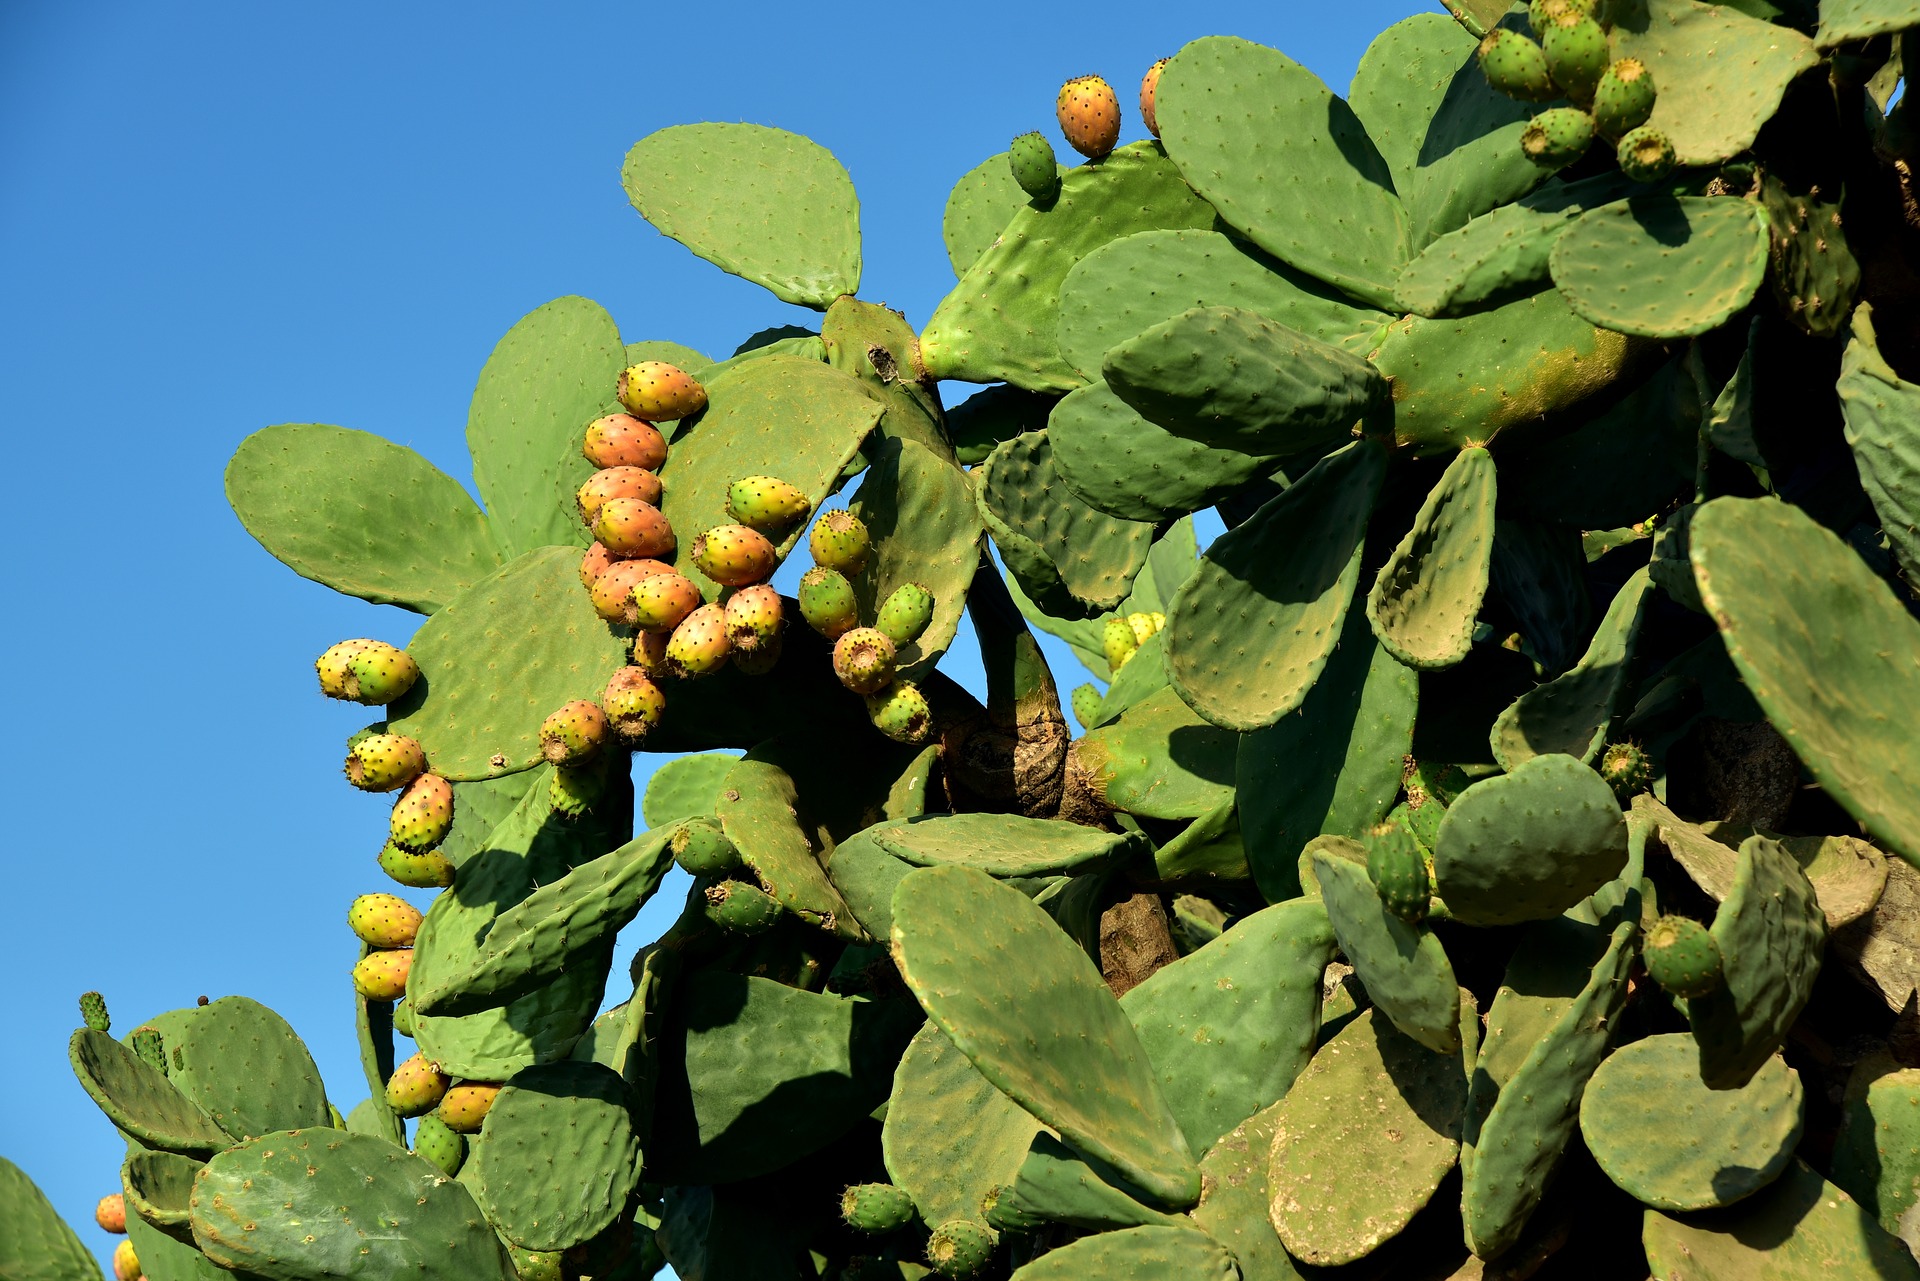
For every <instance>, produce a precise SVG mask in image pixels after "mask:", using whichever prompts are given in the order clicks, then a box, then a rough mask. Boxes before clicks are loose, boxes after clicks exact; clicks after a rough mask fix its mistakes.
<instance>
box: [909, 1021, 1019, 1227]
mask: <svg viewBox="0 0 1920 1281" xmlns="http://www.w3.org/2000/svg"><path fill="white" fill-rule="evenodd" d="M1039 1133H1040V1122H1038V1121H1036V1120H1035V1119H1034V1118H1033V1116H1032V1115H1031V1114H1029V1113H1028V1112H1026V1111H1025V1110H1024V1109H1023V1108H1021V1106H1020V1105H1019V1104H1017V1103H1015V1102H1014V1101H1013V1100H1012V1099H1010V1098H1008V1097H1007V1096H1006V1095H1004V1094H1002V1093H1001V1092H1000V1091H999V1090H997V1089H995V1088H994V1086H993V1083H992V1082H990V1081H988V1080H987V1078H986V1077H984V1076H982V1075H980V1071H979V1069H977V1068H975V1067H974V1066H973V1064H972V1062H970V1061H969V1060H968V1058H967V1056H966V1055H964V1054H962V1053H961V1052H960V1051H959V1050H958V1049H957V1048H955V1046H954V1044H953V1042H952V1041H949V1040H948V1039H947V1037H946V1034H945V1033H944V1032H942V1031H941V1030H940V1029H939V1027H938V1026H936V1025H935V1024H932V1023H928V1024H926V1025H925V1026H923V1027H922V1028H921V1029H920V1030H919V1032H917V1033H915V1035H914V1038H913V1040H912V1042H910V1043H909V1044H908V1046H907V1052H906V1053H905V1054H904V1055H902V1056H901V1058H900V1065H899V1067H898V1068H896V1069H895V1070H894V1074H893V1094H892V1096H891V1097H890V1098H889V1099H888V1101H887V1117H886V1127H885V1128H884V1129H883V1130H882V1131H881V1133H880V1144H881V1149H882V1151H883V1152H884V1153H885V1155H886V1162H887V1173H888V1174H889V1175H890V1176H891V1177H892V1179H893V1181H894V1182H895V1183H897V1184H899V1185H900V1186H901V1187H903V1188H905V1189H906V1190H907V1193H908V1195H910V1196H912V1197H913V1203H914V1205H915V1207H916V1208H918V1209H919V1211H920V1217H921V1218H922V1219H924V1220H925V1221H927V1222H928V1223H946V1222H948V1221H950V1220H953V1219H973V1220H975V1221H981V1222H983V1221H984V1220H983V1219H982V1218H981V1210H980V1202H981V1199H982V1198H984V1197H985V1196H986V1194H987V1192H988V1191H989V1190H991V1189H992V1188H994V1187H997V1186H1001V1185H1004V1184H1008V1183H1011V1182H1013V1180H1014V1177H1015V1176H1016V1175H1017V1174H1018V1173H1019V1171H1020V1164H1021V1162H1022V1161H1024V1160H1025V1159H1026V1155H1027V1149H1028V1145H1029V1144H1031V1143H1032V1141H1033V1138H1034V1136H1035V1135H1037V1134H1039Z"/></svg>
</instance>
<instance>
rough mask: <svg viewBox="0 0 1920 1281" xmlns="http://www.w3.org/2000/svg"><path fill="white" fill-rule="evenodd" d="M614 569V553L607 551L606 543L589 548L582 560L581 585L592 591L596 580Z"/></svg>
mask: <svg viewBox="0 0 1920 1281" xmlns="http://www.w3.org/2000/svg"><path fill="white" fill-rule="evenodd" d="M612 567H613V553H612V552H610V551H608V550H607V547H606V544H605V543H595V544H593V545H592V546H591V547H589V548H587V554H586V555H584V556H582V557H581V558H580V585H581V586H582V587H585V588H589V589H591V588H592V587H593V584H594V580H595V579H597V578H599V577H600V575H602V574H604V573H606V572H607V570H609V569H611V568H612Z"/></svg>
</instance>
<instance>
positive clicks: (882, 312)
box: [820, 297, 953, 458]
mask: <svg viewBox="0 0 1920 1281" xmlns="http://www.w3.org/2000/svg"><path fill="white" fill-rule="evenodd" d="M820 341H821V344H822V345H823V346H824V347H825V348H826V361H827V363H828V364H830V365H832V366H833V367H834V368H835V369H838V370H839V371H840V372H842V373H845V374H851V375H853V376H854V377H855V378H856V379H858V380H859V382H860V386H861V387H862V389H864V390H865V391H866V393H867V394H868V395H869V396H871V397H873V398H874V399H875V400H878V401H880V402H881V403H882V404H884V405H885V406H886V407H887V411H886V413H885V415H884V416H882V417H881V419H880V430H881V431H883V432H885V433H886V434H887V435H889V436H899V437H901V438H903V439H906V440H911V441H915V442H917V443H919V444H922V445H925V446H926V447H927V448H928V449H930V450H932V451H933V452H934V453H935V454H936V455H938V456H939V457H941V458H951V457H952V454H953V447H952V445H950V444H948V442H947V433H946V427H945V425H944V423H943V421H942V417H941V411H940V394H939V392H938V391H936V390H935V389H934V385H933V383H932V381H931V380H928V379H924V378H921V377H920V376H919V375H918V373H917V372H916V370H915V368H914V348H915V344H916V343H917V342H918V339H917V338H916V337H915V336H914V332H913V326H912V325H909V324H908V323H907V322H906V318H905V317H904V316H902V315H901V314H900V313H899V312H897V311H895V310H893V309H892V308H891V307H885V306H880V305H877V304H874V303H870V302H861V301H860V300H859V299H858V298H853V297H846V298H837V299H835V300H834V303H833V305H832V306H831V307H829V308H827V314H826V318H825V319H824V320H822V321H821V322H820Z"/></svg>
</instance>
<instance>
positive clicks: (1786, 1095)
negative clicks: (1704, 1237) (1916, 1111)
mask: <svg viewBox="0 0 1920 1281" xmlns="http://www.w3.org/2000/svg"><path fill="white" fill-rule="evenodd" d="M1698 1062H1699V1055H1698V1053H1697V1051H1696V1050H1695V1049H1694V1045H1693V1038H1692V1037H1690V1036H1688V1035H1686V1034H1685V1033H1684V1032H1681V1033H1670V1034H1667V1035H1664V1036H1651V1037H1648V1038H1647V1039H1646V1040H1644V1041H1636V1042H1634V1043H1633V1044H1632V1045H1628V1046H1623V1047H1621V1048H1620V1049H1618V1050H1616V1051H1614V1052H1613V1053H1612V1054H1611V1055H1609V1056H1608V1057H1607V1060H1606V1062H1604V1063H1602V1064H1601V1065H1600V1067H1599V1070H1598V1071H1596V1072H1595V1073H1594V1074H1593V1079H1592V1080H1590V1081H1588V1082H1587V1088H1586V1093H1585V1094H1583V1095H1582V1096H1581V1099H1580V1133H1581V1134H1582V1135H1583V1136H1584V1137H1585V1138H1586V1141H1587V1150H1588V1151H1589V1152H1592V1153H1593V1159H1594V1160H1595V1161H1598V1162H1599V1163H1600V1168H1601V1169H1602V1170H1604V1171H1606V1174H1607V1177H1608V1178H1610V1179H1612V1180H1613V1181H1614V1183H1615V1184H1617V1185H1618V1186H1619V1187H1620V1189H1621V1190H1622V1191H1624V1192H1626V1193H1627V1194H1628V1195H1629V1196H1631V1197H1633V1198H1634V1200H1636V1201H1640V1202H1642V1203H1644V1204H1646V1205H1650V1206H1652V1207H1653V1208H1654V1209H1656V1210H1707V1209H1712V1208H1713V1207H1715V1206H1722V1205H1732V1204H1733V1203H1734V1202H1735V1201H1738V1200H1740V1199H1741V1198H1743V1197H1747V1196H1751V1195H1752V1194H1753V1193H1755V1192H1758V1191H1759V1190H1760V1189H1761V1188H1764V1187H1765V1186H1767V1184H1769V1183H1771V1182H1773V1180H1774V1179H1775V1178H1777V1177H1778V1176H1779V1174H1780V1172H1781V1171H1782V1170H1784V1169H1786V1167H1787V1162H1788V1161H1790V1160H1791V1159H1792V1158H1793V1149H1794V1147H1795V1145H1797V1144H1798V1143H1799V1142H1800V1126H1801V1118H1800V1107H1801V1089H1800V1077H1799V1075H1798V1074H1797V1073H1795V1072H1794V1070H1793V1069H1792V1068H1790V1067H1788V1066H1787V1065H1786V1063H1785V1062H1784V1061H1782V1060H1781V1059H1779V1058H1772V1059H1769V1060H1767V1062H1766V1064H1765V1066H1763V1067H1762V1068H1761V1069H1760V1071H1759V1072H1758V1073H1756V1074H1755V1075H1754V1077H1753V1079H1752V1080H1751V1081H1748V1082H1747V1083H1746V1084H1745V1085H1743V1086H1741V1087H1740V1088H1739V1089H1737V1090H1709V1089H1708V1088H1707V1087H1706V1086H1705V1084H1703V1083H1702V1082H1701V1080H1700V1073H1699V1069H1698Z"/></svg>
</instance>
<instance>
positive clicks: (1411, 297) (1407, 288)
mask: <svg viewBox="0 0 1920 1281" xmlns="http://www.w3.org/2000/svg"><path fill="white" fill-rule="evenodd" d="M1514 150H1515V152H1518V151H1519V146H1518V145H1517V144H1516V145H1515V147H1514ZM1566 226H1567V216H1566V214H1564V213H1545V212H1542V211H1540V210H1537V209H1529V208H1527V207H1526V206H1524V205H1504V206H1502V207H1501V208H1498V209H1495V210H1493V211H1492V212H1491V213H1484V214H1481V215H1480V216H1479V217H1478V218H1475V219H1474V220H1473V221H1472V222H1470V223H1468V224H1467V225H1466V226H1464V227H1461V228H1460V229H1458V230H1457V231H1451V232H1448V233H1447V234H1446V235H1444V236H1442V237H1440V238H1439V239H1438V240H1435V241H1434V242H1433V243H1432V244H1430V245H1428V246H1427V247H1426V248H1425V249H1423V250H1421V251H1420V253H1419V255H1418V256H1417V257H1416V258H1414V259H1413V261H1411V262H1409V263H1408V264H1407V265H1406V266H1404V267H1402V268H1401V269H1400V275H1399V278H1398V279H1396V280H1395V281H1394V286H1393V288H1394V297H1395V298H1396V299H1397V300H1398V301H1399V304H1400V306H1401V308H1403V309H1404V310H1406V311H1410V312H1412V313H1413V314H1414V315H1416V316H1427V317H1436V316H1460V315H1465V314H1467V313H1468V312H1473V311H1479V310H1482V309H1484V308H1486V307H1489V306H1497V305H1499V304H1501V303H1505V302H1510V301H1512V300H1513V299H1515V298H1521V297H1524V296H1526V295H1527V294H1531V293H1535V292H1537V291H1538V290H1540V289H1543V288H1545V287H1546V286H1547V284H1548V283H1549V282H1550V281H1551V279H1552V276H1551V273H1550V269H1549V267H1548V259H1549V257H1550V255H1551V254H1552V253H1553V246H1554V242H1555V241H1557V240H1559V239H1560V233H1561V232H1562V231H1564V230H1566Z"/></svg>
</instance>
